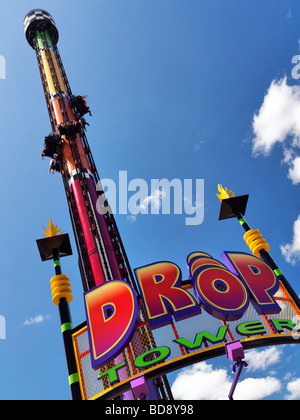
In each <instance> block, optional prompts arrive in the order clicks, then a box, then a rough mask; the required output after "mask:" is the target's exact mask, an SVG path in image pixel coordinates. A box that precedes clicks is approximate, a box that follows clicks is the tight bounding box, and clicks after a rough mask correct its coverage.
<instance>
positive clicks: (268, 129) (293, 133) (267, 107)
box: [252, 77, 300, 264]
mask: <svg viewBox="0 0 300 420" xmlns="http://www.w3.org/2000/svg"><path fill="white" fill-rule="evenodd" d="M299 115H300V86H299V85H295V86H288V85H287V78H286V77H284V78H282V79H280V80H278V81H276V80H274V81H273V82H272V83H271V86H270V88H269V89H268V91H267V93H266V95H265V98H264V101H263V104H262V106H261V108H260V110H259V111H258V113H257V114H256V115H255V116H254V119H253V132H254V139H253V148H252V152H253V155H254V156H258V155H260V154H261V155H264V156H268V155H270V153H271V151H272V149H273V147H274V146H275V144H276V143H279V144H281V145H282V147H283V159H282V162H283V163H286V164H287V165H288V166H289V170H288V178H290V180H291V181H292V183H293V184H294V185H297V184H300V154H299V149H300V118H299ZM281 252H282V254H283V256H284V257H285V259H286V261H287V262H289V263H291V264H295V263H296V262H297V261H299V260H300V216H299V217H298V219H297V220H296V221H295V223H294V237H293V240H292V243H291V244H286V245H282V246H281Z"/></svg>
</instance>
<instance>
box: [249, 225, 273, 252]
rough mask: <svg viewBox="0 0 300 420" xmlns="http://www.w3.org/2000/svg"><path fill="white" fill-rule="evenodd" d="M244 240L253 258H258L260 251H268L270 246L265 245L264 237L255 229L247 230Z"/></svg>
mask: <svg viewBox="0 0 300 420" xmlns="http://www.w3.org/2000/svg"><path fill="white" fill-rule="evenodd" d="M244 239H245V241H246V244H247V245H248V246H249V248H250V250H251V252H252V253H253V255H254V256H255V257H260V251H261V250H264V251H266V252H269V251H270V245H268V244H267V242H266V241H265V239H264V237H263V236H262V234H261V233H260V231H259V230H257V229H251V230H248V232H247V233H246V234H245V235H244Z"/></svg>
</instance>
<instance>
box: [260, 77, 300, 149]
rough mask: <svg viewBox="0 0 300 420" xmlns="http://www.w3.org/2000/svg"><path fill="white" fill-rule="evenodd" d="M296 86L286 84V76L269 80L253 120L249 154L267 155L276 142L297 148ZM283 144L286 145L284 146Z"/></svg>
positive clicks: (299, 95)
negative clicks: (287, 142)
mask: <svg viewBox="0 0 300 420" xmlns="http://www.w3.org/2000/svg"><path fill="white" fill-rule="evenodd" d="M299 114H300V86H288V85H287V78H286V77H284V78H282V79H280V80H278V81H276V80H273V82H272V83H271V86H270V88H269V89H268V92H267V94H266V96H265V98H264V101H263V104H262V106H261V108H260V110H259V111H258V113H257V114H256V115H255V116H254V119H253V132H254V135H255V137H254V139H253V154H254V156H257V155H259V154H262V155H264V156H268V155H269V154H270V153H271V151H272V149H273V147H274V146H275V144H276V143H282V144H284V143H285V142H286V141H287V139H288V137H289V136H290V137H291V144H290V146H289V147H294V146H296V147H299V141H300V119H299ZM285 147H286V145H285Z"/></svg>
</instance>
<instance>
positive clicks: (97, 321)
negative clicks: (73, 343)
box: [84, 280, 139, 369]
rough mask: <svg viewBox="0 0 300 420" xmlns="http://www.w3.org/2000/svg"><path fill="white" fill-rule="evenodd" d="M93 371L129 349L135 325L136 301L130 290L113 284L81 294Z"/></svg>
mask: <svg viewBox="0 0 300 420" xmlns="http://www.w3.org/2000/svg"><path fill="white" fill-rule="evenodd" d="M84 303H85V311H86V319H87V329H88V336H89V342H90V351H91V362H92V367H93V369H99V367H101V366H103V365H104V364H106V363H107V362H108V361H110V360H111V359H113V358H114V357H116V356H117V355H119V354H120V353H121V352H122V350H123V349H124V348H125V347H126V346H127V345H128V343H129V341H130V340H131V339H132V336H133V334H134V333H135V330H136V327H137V323H138V315H139V311H138V300H137V295H136V292H135V291H134V290H133V288H132V287H131V286H130V285H129V284H127V283H125V282H123V281H121V280H113V281H109V282H107V283H104V284H103V285H101V286H99V287H96V288H95V289H92V290H89V291H88V292H86V293H85V294H84Z"/></svg>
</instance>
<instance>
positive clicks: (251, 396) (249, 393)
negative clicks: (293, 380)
mask: <svg viewBox="0 0 300 420" xmlns="http://www.w3.org/2000/svg"><path fill="white" fill-rule="evenodd" d="M280 389H281V383H280V381H279V379H277V378H274V377H272V376H267V377H266V378H247V379H245V380H244V381H241V382H240V383H239V384H238V386H237V388H236V393H235V395H234V397H235V398H234V399H236V400H262V399H263V398H266V397H269V396H270V395H272V394H274V393H275V392H278V391H280Z"/></svg>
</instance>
